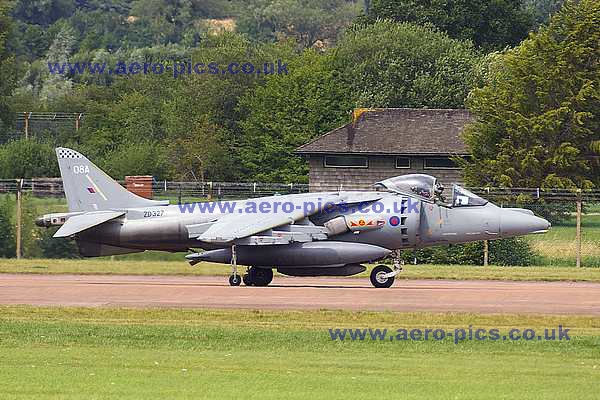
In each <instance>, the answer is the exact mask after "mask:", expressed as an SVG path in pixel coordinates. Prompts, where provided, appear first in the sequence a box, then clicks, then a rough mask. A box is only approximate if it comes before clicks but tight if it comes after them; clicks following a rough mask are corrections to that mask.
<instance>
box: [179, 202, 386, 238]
mask: <svg viewBox="0 0 600 400" xmlns="http://www.w3.org/2000/svg"><path fill="white" fill-rule="evenodd" d="M380 198H381V196H375V197H374V196H373V195H371V196H366V195H358V196H356V195H350V194H349V193H335V194H325V195H324V194H323V193H321V194H319V195H312V196H306V195H304V196H299V195H295V196H278V197H270V198H267V199H261V200H257V201H266V202H269V203H271V204H273V203H274V202H279V203H280V204H281V203H283V202H285V201H289V202H291V203H292V204H293V205H294V207H293V210H291V211H290V212H284V211H283V210H281V209H280V210H279V211H278V212H273V213H237V214H235V213H234V214H228V215H226V216H224V217H222V218H220V219H219V220H218V221H216V222H214V223H212V224H211V225H210V226H209V227H208V229H206V226H205V225H206V224H203V225H204V227H203V229H199V230H198V231H197V232H198V233H199V235H197V236H196V235H194V236H196V238H197V239H198V240H200V241H203V242H208V243H228V242H232V241H234V240H237V239H242V238H247V237H249V236H252V235H255V234H257V233H260V232H263V231H266V230H269V229H273V228H276V227H280V226H282V225H290V224H294V223H295V222H297V221H300V220H302V219H304V218H306V217H309V216H311V215H313V214H316V213H319V212H321V211H323V210H324V208H325V207H326V206H331V205H337V204H341V203H345V204H349V203H357V202H372V201H375V200H378V199H380ZM309 203H310V204H312V206H311V207H306V206H305V205H306V204H309ZM271 208H272V207H271ZM190 228H191V230H193V229H194V228H193V227H188V229H190ZM200 232H202V233H200Z"/></svg>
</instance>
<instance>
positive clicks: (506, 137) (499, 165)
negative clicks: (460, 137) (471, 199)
mask: <svg viewBox="0 0 600 400" xmlns="http://www.w3.org/2000/svg"><path fill="white" fill-rule="evenodd" d="M599 20H600V3H598V1H596V0H581V1H574V0H570V1H567V2H566V3H565V5H564V6H563V8H562V9H561V11H560V12H559V13H558V14H556V15H555V16H554V17H553V18H552V20H551V22H550V25H549V26H548V27H547V28H542V29H541V30H540V32H539V33H537V34H532V35H531V37H530V38H529V39H527V40H525V41H524V42H523V43H522V44H521V45H520V46H519V47H517V48H515V49H513V50H510V51H507V52H506V53H504V54H498V55H496V56H495V57H494V61H493V62H492V63H491V64H490V67H489V73H488V77H487V82H486V84H485V86H483V87H482V88H480V89H477V90H475V91H473V93H472V94H471V96H470V98H469V101H468V105H469V108H470V110H471V111H472V112H473V114H474V115H475V118H476V121H475V122H474V123H473V124H472V125H470V127H468V128H467V130H466V132H465V134H464V139H465V142H466V144H467V146H468V148H469V150H470V152H471V154H472V156H473V157H472V159H471V161H470V162H468V163H466V164H465V179H466V181H467V183H468V184H471V185H478V186H479V185H491V186H508V187H515V186H521V187H559V188H576V187H578V188H591V187H598V186H599V185H600V174H599V173H598V168H599V167H600V162H599V160H600V112H599V110H600V64H599V63H598V59H600V25H599V24H598V21H599Z"/></svg>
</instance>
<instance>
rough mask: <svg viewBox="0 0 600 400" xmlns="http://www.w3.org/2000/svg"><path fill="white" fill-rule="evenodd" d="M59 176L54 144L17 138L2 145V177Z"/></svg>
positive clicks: (0, 171)
mask: <svg viewBox="0 0 600 400" xmlns="http://www.w3.org/2000/svg"><path fill="white" fill-rule="evenodd" d="M56 176H58V164H57V163H56V155H55V154H54V149H53V148H52V146H49V145H47V144H42V143H38V142H36V141H33V140H25V139H22V140H16V141H13V142H10V143H8V144H6V145H3V146H2V147H0V179H14V178H39V177H56Z"/></svg>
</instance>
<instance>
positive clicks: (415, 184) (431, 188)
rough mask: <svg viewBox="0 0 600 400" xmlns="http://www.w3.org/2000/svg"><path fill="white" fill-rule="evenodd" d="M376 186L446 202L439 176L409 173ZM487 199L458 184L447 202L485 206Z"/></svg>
mask: <svg viewBox="0 0 600 400" xmlns="http://www.w3.org/2000/svg"><path fill="white" fill-rule="evenodd" d="M375 187H376V188H378V189H383V190H388V191H390V192H395V193H400V194H406V195H409V196H416V197H419V198H421V199H423V200H425V201H429V202H434V201H436V200H437V201H440V202H442V203H446V199H445V198H444V196H443V195H442V194H443V192H444V186H443V185H442V184H441V183H438V181H437V178H435V177H434V176H431V175H426V174H408V175H401V176H396V177H393V178H389V179H385V180H383V181H381V182H377V183H376V184H375ZM486 203H487V200H485V199H482V198H481V197H479V196H477V195H475V194H473V193H471V192H469V191H468V190H467V189H464V188H462V187H460V186H458V185H454V186H453V187H452V201H451V202H450V203H449V204H447V206H451V207H467V206H483V205H485V204H486Z"/></svg>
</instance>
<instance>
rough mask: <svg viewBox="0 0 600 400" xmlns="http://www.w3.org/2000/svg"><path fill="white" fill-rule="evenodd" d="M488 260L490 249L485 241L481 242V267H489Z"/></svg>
mask: <svg viewBox="0 0 600 400" xmlns="http://www.w3.org/2000/svg"><path fill="white" fill-rule="evenodd" d="M489 259H490V248H489V243H488V241H487V240H484V241H483V266H484V267H487V266H488V265H489Z"/></svg>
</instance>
